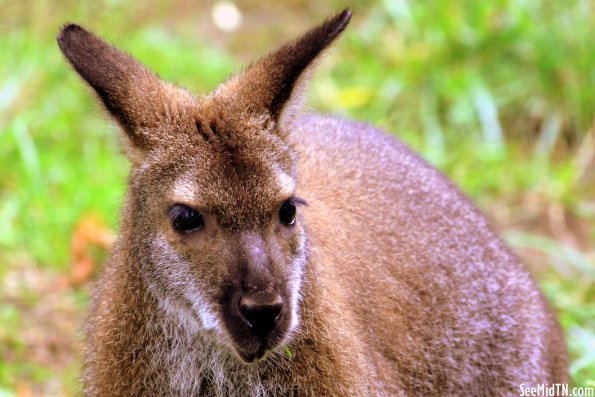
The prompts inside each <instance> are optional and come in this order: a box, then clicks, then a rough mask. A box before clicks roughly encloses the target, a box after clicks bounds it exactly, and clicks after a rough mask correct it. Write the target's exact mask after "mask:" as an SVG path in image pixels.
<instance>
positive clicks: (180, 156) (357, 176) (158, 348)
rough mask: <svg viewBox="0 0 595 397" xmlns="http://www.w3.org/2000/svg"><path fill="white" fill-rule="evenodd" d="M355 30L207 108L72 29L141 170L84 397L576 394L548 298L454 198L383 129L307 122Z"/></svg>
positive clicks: (259, 75)
mask: <svg viewBox="0 0 595 397" xmlns="http://www.w3.org/2000/svg"><path fill="white" fill-rule="evenodd" d="M350 16H351V13H350V12H349V11H344V12H343V13H341V14H339V15H337V16H335V17H334V18H331V19H329V20H327V21H326V22H324V23H323V24H321V25H320V26H318V27H316V28H314V29H312V30H310V31H309V32H307V33H306V34H305V35H304V36H302V37H301V38H299V39H297V40H296V41H293V42H290V43H288V44H286V45H284V46H282V47H281V48H280V49H278V50H277V51H275V52H273V53H271V54H269V55H268V56H266V57H264V58H263V59H261V60H260V61H259V62H257V63H255V64H254V65H252V66H251V67H250V68H248V69H247V70H246V71H244V72H242V73H241V74H239V75H237V76H235V77H233V78H231V79H230V80H228V81H227V82H225V83H224V84H222V85H221V86H220V87H219V88H217V89H216V90H215V91H214V92H213V93H212V94H211V95H209V96H207V97H205V98H199V97H195V96H193V95H192V94H190V93H188V92H187V91H185V90H183V89H180V88H177V87H174V86H172V85H169V84H167V83H163V82H162V81H161V80H160V79H159V78H158V77H157V76H156V75H155V74H153V73H152V72H150V71H149V70H148V69H146V68H145V67H144V66H142V65H141V64H139V63H138V62H137V61H135V60H134V59H133V58H131V57H130V56H129V55H127V54H125V53H122V52H121V51H119V50H117V49H115V48H114V47H111V46H109V45H108V44H106V43H105V42H103V41H102V40H101V39H99V38H97V37H96V36H94V35H93V34H91V33H89V32H87V31H86V30H84V29H82V28H81V27H79V26H76V25H67V26H66V27H65V28H64V29H63V30H62V32H61V33H60V35H59V37H58V42H59V45H60V48H61V49H62V51H63V52H64V54H65V56H66V58H67V59H68V60H69V61H70V63H71V64H72V65H73V67H74V68H75V70H76V71H77V72H78V73H79V74H80V75H81V76H82V77H83V78H84V79H85V80H86V81H87V83H89V85H90V86H91V87H92V88H93V89H94V91H95V92H96V93H97V95H98V97H99V99H100V100H101V102H102V103H103V104H104V106H105V108H106V109H107V111H108V112H109V113H110V114H111V115H112V116H113V117H114V118H115V120H116V121H117V122H118V123H119V125H120V126H121V127H122V129H123V132H124V133H123V138H124V142H125V146H126V153H127V155H128V156H129V158H130V159H131V162H132V170H131V175H130V179H129V189H128V192H127V196H126V200H125V205H124V210H123V214H122V228H121V233H120V237H119V239H118V242H117V243H116V246H115V248H114V251H113V253H112V257H111V259H110V261H109V263H108V264H107V265H106V269H105V273H104V275H103V276H102V278H101V280H100V281H99V286H98V289H97V292H96V295H95V297H94V299H93V308H92V310H91V315H90V318H89V321H88V324H87V348H86V352H85V376H84V383H85V393H86V394H88V395H114V396H116V395H122V396H135V395H155V396H178V395H185V396H186V395H187V396H190V395H205V396H232V395H237V396H245V395H252V396H280V395H284V396H286V395H296V396H339V395H349V396H370V395H383V396H405V395H440V396H461V395H472V396H505V395H517V394H518V391H519V386H520V385H521V384H524V385H535V384H538V383H561V382H566V381H567V373H566V371H567V370H566V368H567V363H566V352H565V344H564V340H563V337H562V334H561V331H560V328H559V326H558V323H557V321H556V319H555V317H554V316H553V314H552V312H551V311H550V309H549V308H548V306H547V303H546V302H545V300H544V298H543V296H542V294H541V293H540V291H539V289H538V288H537V286H536V284H535V282H534V281H533V280H532V278H531V277H530V275H529V274H528V272H527V271H526V270H525V269H524V268H523V267H522V266H521V265H520V263H519V262H518V260H517V259H516V258H515V257H514V256H513V255H512V254H511V253H510V252H509V250H508V249H507V248H506V247H505V246H504V244H503V243H502V241H501V240H500V239H499V238H498V237H497V236H496V235H495V234H494V233H493V232H492V231H491V230H490V228H489V226H488V224H487V222H486V220H485V219H484V217H483V216H482V215H481V214H480V213H479V212H478V211H477V209H476V208H475V207H474V206H473V204H471V203H470V202H469V201H468V200H467V199H466V198H465V197H464V196H463V195H462V194H461V193H460V192H459V191H458V189H457V188H456V187H455V186H454V185H453V184H452V183H450V182H449V181H447V180H446V179H445V178H444V177H443V176H442V175H441V174H440V173H439V172H438V171H436V170H435V169H434V168H432V167H430V166H429V165H428V164H427V163H425V162H424V161H423V160H422V159H420V158H419V157H418V156H417V155H416V154H414V153H412V152H411V151H410V150H409V149H407V148H406V147H405V146H404V145H403V144H402V143H400V142H399V141H397V140H396V139H394V138H393V137H389V136H388V135H386V134H385V133H383V132H381V131H379V130H377V129H374V128H373V127H370V126H368V125H365V124H360V123H355V122H351V121H344V120H338V119H334V118H329V117H322V116H301V117H300V116H297V113H296V112H297V109H298V108H299V103H300V95H299V93H300V90H301V89H302V87H303V85H304V83H305V80H306V79H305V77H306V76H307V74H308V73H309V66H310V65H311V64H312V62H313V61H314V60H315V59H316V58H317V56H318V55H319V53H320V52H321V51H322V50H323V49H324V48H325V47H326V46H327V45H328V44H330V43H331V42H332V41H333V40H334V39H335V38H336V37H337V36H338V35H339V33H340V32H341V31H342V30H343V29H344V27H345V26H346V25H347V23H348V21H349V18H350Z"/></svg>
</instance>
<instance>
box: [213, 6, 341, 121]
mask: <svg viewBox="0 0 595 397" xmlns="http://www.w3.org/2000/svg"><path fill="white" fill-rule="evenodd" d="M350 19H351V11H350V10H348V9H346V10H344V11H343V12H341V13H340V14H338V15H336V16H334V17H333V18H330V19H328V20H326V21H325V22H324V23H322V24H321V25H319V26H317V27H315V28H313V29H311V30H309V31H308V32H306V33H305V34H304V35H303V36H301V37H300V38H298V39H297V40H295V41H292V42H289V43H287V44H285V45H283V46H282V47H281V48H279V49H278V50H276V51H274V52H272V53H270V54H269V55H267V56H265V57H264V58H262V59H261V60H260V61H258V62H257V63H256V64H254V65H253V66H251V67H250V68H248V70H246V71H245V72H244V73H242V74H240V75H239V76H236V77H235V78H233V79H231V80H230V81H229V82H227V83H226V84H224V85H223V86H222V87H221V88H220V90H219V92H220V93H222V94H223V95H226V94H227V95H231V96H233V97H236V98H239V99H242V100H244V101H246V102H247V105H248V107H249V108H250V109H251V110H255V111H257V112H263V111H264V112H268V113H269V114H270V115H271V116H272V117H273V119H274V120H275V121H276V122H277V123H278V124H283V122H284V121H285V120H287V119H290V118H291V116H292V115H293V114H294V113H295V111H296V110H297V109H298V108H299V105H300V104H301V103H300V102H301V101H300V99H301V95H300V91H301V90H302V89H303V87H302V86H303V85H304V83H305V80H307V73H304V72H305V71H306V69H307V68H308V66H309V65H310V64H311V63H312V62H313V61H314V60H315V59H316V57H317V56H318V55H319V54H320V53H321V52H322V50H324V49H325V48H326V47H327V46H328V45H329V44H330V43H331V42H332V41H333V40H334V39H335V38H336V37H337V36H338V35H339V34H340V33H341V32H342V31H343V29H345V26H347V23H349V20H350ZM216 94H217V93H216Z"/></svg>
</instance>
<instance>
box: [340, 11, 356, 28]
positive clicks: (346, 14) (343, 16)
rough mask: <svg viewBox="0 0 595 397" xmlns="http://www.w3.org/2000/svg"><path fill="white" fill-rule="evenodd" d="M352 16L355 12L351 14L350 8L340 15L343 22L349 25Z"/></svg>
mask: <svg viewBox="0 0 595 397" xmlns="http://www.w3.org/2000/svg"><path fill="white" fill-rule="evenodd" d="M352 14H353V12H351V10H350V9H349V8H346V9H344V10H343V11H341V13H340V14H339V19H340V20H341V22H343V23H344V24H345V25H347V24H348V23H349V20H350V19H351V15H352Z"/></svg>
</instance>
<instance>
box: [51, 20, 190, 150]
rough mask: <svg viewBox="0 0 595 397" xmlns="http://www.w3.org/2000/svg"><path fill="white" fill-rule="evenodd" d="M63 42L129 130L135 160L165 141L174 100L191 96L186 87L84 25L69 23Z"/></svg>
mask: <svg viewBox="0 0 595 397" xmlns="http://www.w3.org/2000/svg"><path fill="white" fill-rule="evenodd" d="M58 45H59V46H60V49H61V50H62V52H63V54H64V56H65V57H66V59H67V60H68V61H69V62H70V64H71V65H72V66H73V68H74V70H75V71H76V72H77V73H78V74H79V75H80V76H81V77H82V78H83V79H84V80H85V81H86V82H87V83H88V84H89V86H90V87H91V88H93V90H94V91H95V93H96V94H97V96H98V97H99V99H100V101H101V103H102V104H103V105H104V106H105V108H106V109H107V111H108V112H109V114H110V115H111V116H112V117H113V118H114V119H115V120H116V121H117V122H118V124H119V125H120V126H121V127H122V129H123V130H124V132H125V133H126V135H127V140H126V143H125V148H126V152H127V154H128V155H129V157H130V158H131V160H132V161H133V162H135V161H137V160H138V158H139V157H142V155H143V153H146V152H147V151H149V150H151V149H153V148H154V147H155V146H156V145H157V144H159V143H160V142H162V141H163V137H161V136H157V135H156V132H157V131H159V130H160V128H159V127H160V126H161V125H162V124H163V121H164V120H163V119H164V115H165V114H167V112H168V109H170V108H171V107H172V102H174V103H175V101H176V100H178V97H180V96H183V95H186V94H185V93H183V92H182V90H180V89H178V88H176V87H174V86H172V85H170V84H167V83H164V82H163V81H161V79H160V78H159V77H158V76H157V75H156V74H155V73H153V72H152V71H150V70H149V69H147V68H146V67H145V66H143V65H142V64H141V63H140V62H138V61H137V60H135V59H134V58H133V57H131V56H130V55H128V54H127V53H125V52H123V51H120V50H118V49H117V48H115V47H112V46H111V45H109V44H108V43H106V42H105V41H103V40H102V39H100V38H99V37H97V36H95V35H94V34H93V33H91V32H89V31H87V30H85V29H84V28H82V27H80V26H78V25H75V24H67V25H66V26H64V28H63V29H62V31H61V32H60V34H59V35H58Z"/></svg>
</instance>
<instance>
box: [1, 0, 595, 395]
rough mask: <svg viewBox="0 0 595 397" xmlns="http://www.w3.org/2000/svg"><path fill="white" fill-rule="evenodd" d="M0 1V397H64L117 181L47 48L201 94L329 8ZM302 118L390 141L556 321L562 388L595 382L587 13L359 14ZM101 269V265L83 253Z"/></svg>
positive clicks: (492, 7)
mask: <svg viewBox="0 0 595 397" xmlns="http://www.w3.org/2000/svg"><path fill="white" fill-rule="evenodd" d="M237 5H238V7H239V9H240V10H241V12H242V14H243V23H242V25H241V27H240V29H239V30H238V31H236V32H232V33H222V32H220V31H218V30H217V29H216V27H215V26H214V25H213V23H212V21H211V20H210V10H211V6H212V3H210V2H207V3H204V4H202V5H199V4H197V3H196V2H191V1H190V0H185V1H173V0H163V1H155V0H153V1H147V2H133V1H118V0H109V1H99V2H88V1H82V2H75V1H63V2H51V1H49V0H46V1H44V0H29V1H24V2H16V1H10V0H8V1H7V0H0V36H1V37H2V39H0V162H1V163H0V164H1V166H0V260H1V261H2V266H0V302H1V303H0V324H2V326H1V327H0V396H4V395H14V394H19V395H27V393H30V394H33V395H64V394H67V395H71V394H74V393H76V391H77V390H78V387H79V386H78V381H77V380H76V379H77V373H78V371H79V364H78V351H80V337H79V333H78V332H77V328H78V327H79V326H80V324H81V322H82V318H83V317H82V316H83V314H82V313H83V312H84V307H85V306H86V303H87V296H88V289H89V285H84V286H82V287H72V286H68V284H67V283H66V284H65V283H63V282H62V281H63V278H64V277H67V276H68V274H70V272H71V271H72V269H71V267H72V261H71V254H70V249H71V247H70V245H71V240H72V238H73V237H72V235H73V232H74V230H75V229H76V225H77V224H78V223H79V222H80V220H81V219H86V218H88V217H89V216H91V217H97V218H99V219H101V220H103V221H105V222H106V223H107V224H108V225H109V227H110V229H112V230H115V229H116V228H117V222H118V211H119V207H120V204H121V198H122V195H123V192H124V189H125V186H126V174H127V170H128V165H127V163H126V161H125V159H124V158H123V157H122V156H121V155H118V154H117V153H118V151H119V150H120V149H119V144H118V140H117V135H116V134H115V133H114V131H113V128H109V127H108V125H107V123H106V122H105V118H104V117H103V115H102V114H101V111H98V110H97V109H98V107H97V106H96V104H95V103H94V102H93V98H92V96H91V95H89V91H88V90H86V89H85V88H83V86H82V85H81V83H80V81H79V80H78V79H77V78H76V77H75V76H74V74H73V73H72V72H71V70H70V69H69V67H68V66H67V64H66V63H65V62H64V61H63V60H62V58H61V55H60V53H59V51H58V49H57V46H56V44H55V35H56V33H57V31H58V29H59V27H60V26H61V24H63V23H64V22H66V21H67V20H72V21H78V22H80V23H82V24H84V25H85V26H88V27H89V28H91V29H93V30H94V31H96V32H98V33H100V34H101V35H102V36H103V37H106V38H107V39H108V40H110V41H113V42H116V43H117V44H118V46H120V47H122V48H124V49H126V50H128V51H129V52H131V53H133V54H134V55H135V56H136V57H137V58H139V59H141V61H143V62H144V63H146V64H148V65H150V67H151V68H153V69H155V70H156V71H157V72H158V73H159V74H160V75H161V76H162V77H164V78H165V79H168V80H171V81H174V82H177V83H179V84H181V85H184V86H188V87H191V89H192V90H193V91H197V92H205V93H206V92H208V91H209V90H210V89H212V88H213V87H214V86H216V84H217V83H218V82H220V81H222V80H223V79H224V78H225V77H226V76H227V75H228V74H229V73H231V72H233V71H234V70H238V68H239V65H241V64H244V63H246V62H248V61H250V60H252V59H254V58H255V57H257V56H259V55H261V54H263V53H265V52H267V51H269V50H270V49H271V48H272V47H273V46H274V45H276V44H279V43H280V41H281V40H282V38H290V37H293V36H294V35H296V34H297V33H298V32H300V31H302V30H304V29H305V28H307V27H308V26H310V25H312V24H313V23H315V21H318V20H320V19H321V18H322V17H324V16H326V15H330V14H332V13H333V12H335V11H336V10H339V9H341V8H342V7H344V5H345V3H344V2H341V1H338V0H334V1H330V2H314V1H306V0H291V1H287V2H284V3H282V4H279V3H273V2H257V1H256V0H252V1H244V2H239V3H237ZM350 7H352V8H353V9H354V19H353V22H352V24H351V26H350V28H349V29H348V31H347V32H346V34H345V35H344V38H343V39H342V40H341V41H340V42H339V43H338V45H336V46H335V49H334V50H332V51H330V52H329V54H328V56H327V57H326V59H325V60H324V61H323V62H322V63H321V64H320V65H319V68H318V71H317V73H316V74H315V77H314V80H313V83H312V87H311V90H310V91H311V95H310V96H311V101H310V106H311V107H312V108H315V109H319V110H322V111H324V112H330V113H335V114H339V115H343V116H346V117H350V118H354V119H360V120H367V121H369V122H372V123H374V124H377V125H380V126H383V127H384V128H385V129H387V130H388V131H392V132H395V133H396V134H397V135H398V136H399V137H400V138H401V139H403V140H404V141H406V142H407V143H408V144H409V145H411V146H412V147H413V148H414V149H416V150H417V151H419V152H421V153H422V154H423V155H424V156H425V157H426V158H427V159H428V160H429V161H430V162H432V163H433V164H435V165H436V166H438V167H439V168H440V169H442V170H443V171H444V172H445V173H446V174H447V175H449V176H450V177H451V178H452V179H454V180H455V181H456V182H457V183H458V184H459V185H460V186H461V187H462V189H463V190H464V191H465V192H466V193H467V194H469V195H470V196H471V197H472V198H473V199H474V200H475V201H476V202H477V203H478V205H479V206H480V207H481V208H482V209H483V210H484V211H485V212H486V213H487V214H488V215H489V216H490V217H491V219H492V220H493V221H494V224H495V225H496V227H497V228H498V229H499V230H501V231H502V232H503V233H504V236H505V238H506V239H507V240H508V241H509V243H510V244H511V245H512V246H513V248H514V249H515V250H516V252H517V253H518V254H519V255H520V256H521V257H522V258H523V260H524V261H525V262H526V263H527V264H528V265H529V267H530V269H531V270H532V271H533V273H534V274H535V275H536V277H537V278H538V279H539V280H540V283H541V285H542V287H543V288H544V291H545V292H546V295H547V296H548V298H549V299H550V301H551V302H552V305H553V306H554V307H555V308H556V310H557V311H558V313H559V315H560V319H561V323H562V325H563V327H564V329H565V330H566V332H567V335H568V343H569V348H570V351H571V356H572V365H571V368H570V370H571V375H572V378H573V381H574V383H575V384H577V385H586V384H587V383H588V382H590V381H591V382H592V381H593V379H594V378H593V377H594V376H595V375H594V374H595V299H594V298H595V286H594V285H595V283H594V280H595V270H594V268H595V265H594V262H595V244H594V242H595V225H594V223H595V222H594V219H595V183H594V182H595V171H594V169H595V160H594V153H595V106H594V105H593V104H594V103H595V51H594V50H593V49H594V48H595V39H594V37H595V12H594V11H595V10H594V7H595V6H594V5H593V3H592V1H590V0H567V1H564V2H560V1H555V0H494V1H490V2H478V1H464V0H459V1H455V0H428V1H424V2H413V1H407V0H379V1H375V2H367V1H366V2H364V1H363V0H359V1H354V2H352V3H351V4H350ZM97 255H98V258H99V260H100V259H101V258H104V257H105V252H103V253H98V254H97Z"/></svg>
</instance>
